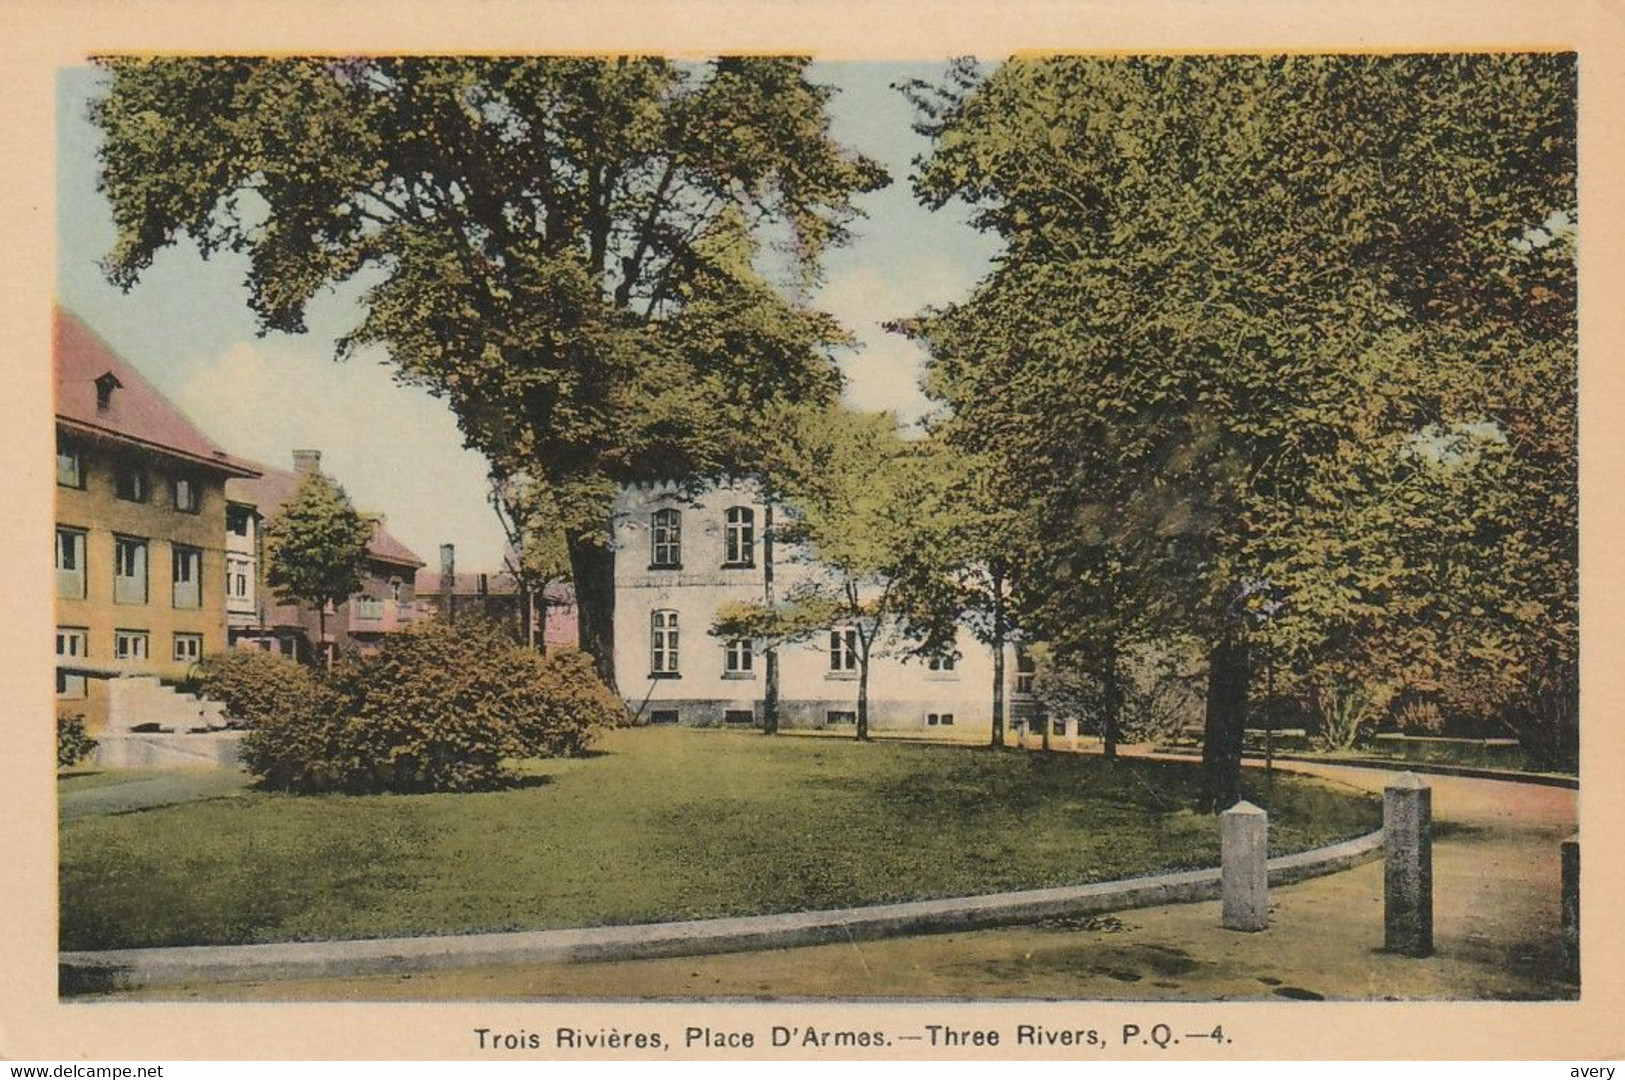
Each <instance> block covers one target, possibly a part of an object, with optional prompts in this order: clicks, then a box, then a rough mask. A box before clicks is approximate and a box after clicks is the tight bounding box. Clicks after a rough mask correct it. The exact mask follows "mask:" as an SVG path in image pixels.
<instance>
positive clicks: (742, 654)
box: [614, 481, 1030, 740]
mask: <svg viewBox="0 0 1625 1080" xmlns="http://www.w3.org/2000/svg"><path fill="white" fill-rule="evenodd" d="M777 513H778V514H780V515H781V516H782V515H783V514H784V513H785V511H784V509H783V508H782V507H781V508H779V509H778V510H777ZM764 517H765V507H764V505H763V503H762V500H761V499H760V497H759V494H758V490H757V488H756V486H755V485H754V484H752V483H751V482H749V481H721V482H718V483H715V484H712V485H709V486H707V487H705V488H704V489H703V490H700V491H699V492H697V493H696V492H694V491H692V490H687V489H683V488H680V487H678V486H676V485H670V484H661V485H639V486H636V487H628V488H626V489H623V491H622V492H621V494H620V496H619V498H618V499H617V501H616V505H615V512H614V523H615V525H614V528H615V537H614V541H615V672H616V678H617V681H618V682H619V684H620V688H621V692H622V693H623V694H624V695H626V698H627V702H628V704H629V706H630V707H631V708H632V709H633V711H634V712H635V713H637V714H638V716H639V722H646V723H657V724H659V723H682V724H694V725H704V726H716V725H724V724H726V725H730V726H740V727H746V726H757V727H760V726H761V724H762V715H763V713H762V707H763V698H764V685H765V676H766V671H765V668H766V665H765V663H764V656H763V652H762V646H761V643H760V642H750V641H724V640H722V639H719V638H717V637H714V636H712V635H711V633H710V630H711V627H712V625H713V624H714V622H715V619H716V614H717V610H718V608H719V607H720V606H721V605H722V604H723V603H725V602H727V601H743V602H757V603H760V602H762V601H763V599H764V595H765V593H764V587H765V571H766V562H765V560H766V549H767V547H768V545H765V544H764V543H763V531H764ZM781 523H782V518H781ZM772 551H773V580H774V589H775V592H776V595H777V596H778V597H779V598H780V599H782V598H783V597H784V596H785V595H786V592H787V591H788V590H789V589H791V588H793V587H794V586H795V585H796V584H797V583H798V582H806V581H807V580H808V579H809V578H810V577H813V576H816V575H821V574H825V573H827V571H826V570H825V569H824V568H822V567H820V566H819V565H818V564H817V563H816V562H814V561H813V560H812V559H811V558H810V556H809V553H808V552H807V551H806V550H805V549H803V548H800V547H797V546H790V545H786V544H785V543H784V542H783V541H782V540H781V541H779V542H777V543H775V544H774V545H772ZM851 635H852V631H850V630H848V629H847V628H844V627H831V628H830V629H829V631H828V632H824V633H820V634H818V635H817V636H816V637H815V638H814V639H813V640H811V641H808V642H802V643H796V644H789V645H782V646H780V648H779V650H778V653H779V660H778V666H779V723H780V726H781V727H787V728H790V727H797V728H823V727H830V728H840V727H848V728H850V727H853V726H854V725H855V724H856V722H857V708H858V705H857V700H858V663H857V656H856V651H855V643H854V642H853V640H852V636H851ZM899 652H900V650H897V649H890V650H885V651H884V652H879V653H877V655H875V656H873V657H872V658H871V661H870V671H869V726H870V729H871V730H872V731H914V732H920V733H930V734H938V735H942V736H945V737H955V738H964V739H973V740H986V739H988V738H989V737H990V735H991V731H992V711H993V653H992V650H990V649H988V648H987V647H985V646H983V645H981V644H979V643H978V642H977V641H976V640H975V639H974V638H973V637H972V636H971V635H970V634H969V632H966V631H961V633H960V635H959V642H958V648H957V655H956V656H953V657H939V658H936V659H926V658H920V657H904V656H902V655H899ZM1005 660H1006V663H1005V680H1006V686H1005V701H1006V717H1007V723H1008V721H1009V717H1011V716H1013V715H1015V714H1016V713H1018V712H1025V711H1026V708H1025V706H1026V705H1027V702H1029V701H1030V695H1029V694H1025V693H1019V694H1018V693H1017V688H1018V679H1019V676H1018V674H1017V670H1016V669H1017V665H1016V662H1015V650H1014V648H1013V647H1009V648H1008V649H1007V654H1006V657H1005ZM1023 689H1025V686H1023Z"/></svg>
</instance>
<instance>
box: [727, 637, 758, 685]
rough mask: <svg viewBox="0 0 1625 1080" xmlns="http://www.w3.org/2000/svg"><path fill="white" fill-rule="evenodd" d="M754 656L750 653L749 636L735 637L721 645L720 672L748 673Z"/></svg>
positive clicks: (736, 674) (731, 673)
mask: <svg viewBox="0 0 1625 1080" xmlns="http://www.w3.org/2000/svg"><path fill="white" fill-rule="evenodd" d="M753 662H754V656H753V654H752V653H751V648H750V639H749V638H735V639H734V640H732V641H730V642H728V643H727V644H725V645H723V647H722V673H723V674H724V675H735V676H739V675H749V674H751V664H752V663H753Z"/></svg>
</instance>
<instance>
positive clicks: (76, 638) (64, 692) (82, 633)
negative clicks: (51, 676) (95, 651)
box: [56, 626, 90, 698]
mask: <svg viewBox="0 0 1625 1080" xmlns="http://www.w3.org/2000/svg"><path fill="white" fill-rule="evenodd" d="M89 652H90V635H89V632H88V631H86V630H85V629H84V628H83V627H78V626H59V627H57V628H56V656H57V660H58V661H61V660H70V661H71V660H83V659H84V658H85V657H86V656H87V655H89ZM85 693H86V691H85V677H84V676H83V675H73V674H69V673H68V672H66V671H63V670H62V668H61V667H60V666H59V667H58V668H57V669H56V696H57V697H59V698H82V697H84V696H85Z"/></svg>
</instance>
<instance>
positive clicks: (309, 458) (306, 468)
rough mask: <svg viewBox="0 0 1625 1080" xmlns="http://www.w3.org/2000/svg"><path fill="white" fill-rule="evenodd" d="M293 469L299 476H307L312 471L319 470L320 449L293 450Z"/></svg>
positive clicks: (320, 462)
mask: <svg viewBox="0 0 1625 1080" xmlns="http://www.w3.org/2000/svg"><path fill="white" fill-rule="evenodd" d="M293 471H294V472H295V473H297V474H299V475H300V476H309V475H310V474H311V473H313V472H321V471H322V452H321V451H320V450H295V451H294V452H293Z"/></svg>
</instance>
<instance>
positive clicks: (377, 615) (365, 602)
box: [354, 596, 384, 622]
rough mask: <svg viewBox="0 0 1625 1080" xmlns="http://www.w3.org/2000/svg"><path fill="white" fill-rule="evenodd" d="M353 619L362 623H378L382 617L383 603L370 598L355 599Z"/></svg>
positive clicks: (360, 597) (359, 597)
mask: <svg viewBox="0 0 1625 1080" xmlns="http://www.w3.org/2000/svg"><path fill="white" fill-rule="evenodd" d="M354 606H355V617H356V619H357V620H359V621H362V622H378V621H379V620H381V619H382V618H383V617H384V602H383V601H382V600H374V599H373V598H372V597H370V596H358V597H356V598H355V605H354Z"/></svg>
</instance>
